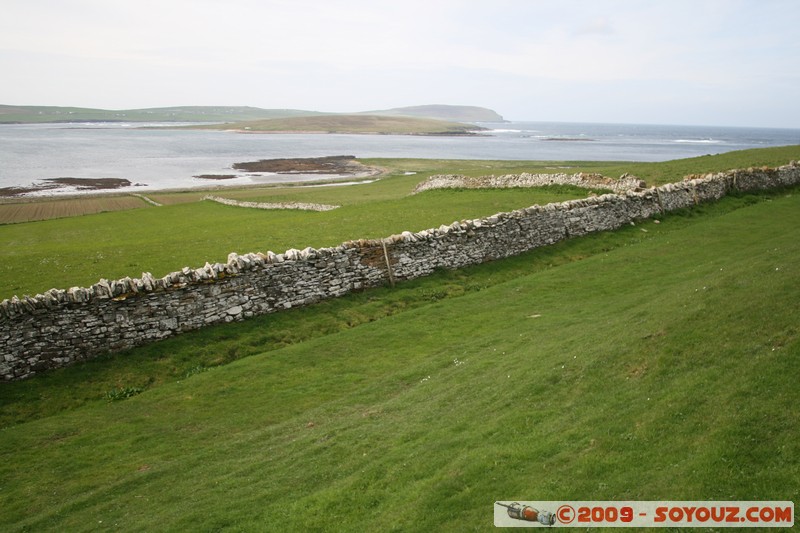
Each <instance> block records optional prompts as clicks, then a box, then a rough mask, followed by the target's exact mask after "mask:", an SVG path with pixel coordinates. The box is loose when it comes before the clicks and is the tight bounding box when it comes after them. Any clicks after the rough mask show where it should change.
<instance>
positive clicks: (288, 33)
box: [0, 0, 800, 128]
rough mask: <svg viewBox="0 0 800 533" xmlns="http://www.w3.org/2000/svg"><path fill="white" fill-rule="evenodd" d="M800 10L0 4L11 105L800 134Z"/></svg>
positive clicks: (719, 2) (372, 0)
mask: <svg viewBox="0 0 800 533" xmlns="http://www.w3.org/2000/svg"><path fill="white" fill-rule="evenodd" d="M798 21H800V1H797V0H690V1H686V0H660V1H657V0H548V1H545V0H486V1H469V0H460V1H458V0H390V1H380V0H341V1H339V0H337V1H333V0H327V1H326V0H319V1H312V0H285V1H284V0H219V1H214V0H153V1H150V0H128V1H116V0H0V76H2V83H0V103H2V104H31V105H61V106H80V107H100V108H106V109H126V108H143V107H163V106H173V105H249V106H256V107H265V108H295V109H310V110H318V111H333V112H347V111H364V110H370V109H386V108H390V107H398V106H406V105H419V104H429V103H441V104H463V105H478V106H484V107H489V108H492V109H494V110H496V111H497V112H499V113H500V114H501V115H503V116H504V117H505V118H506V119H509V120H542V121H566V122H621V123H651V124H699V125H730V126H775V127H793V128H800V98H798V94H800V31H798Z"/></svg>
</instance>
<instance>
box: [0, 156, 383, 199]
mask: <svg viewBox="0 0 800 533" xmlns="http://www.w3.org/2000/svg"><path fill="white" fill-rule="evenodd" d="M233 169H234V170H237V171H238V172H240V173H241V174H239V175H236V174H219V175H217V174H201V175H197V176H193V177H194V178H196V179H202V180H208V181H211V182H213V181H225V180H231V179H235V178H240V177H244V176H246V175H247V173H262V172H264V173H274V174H284V175H290V174H319V175H320V176H323V177H324V176H331V177H358V178H364V177H370V176H377V175H379V174H381V173H382V172H383V170H382V169H380V168H377V167H370V166H367V165H364V164H362V163H360V162H359V161H357V160H356V158H355V156H352V155H337V156H325V157H300V158H281V159H262V160H259V161H248V162H242V163H234V164H233ZM142 185H143V184H141V183H132V182H131V181H130V180H127V179H124V178H75V177H62V178H45V179H42V180H40V182H39V183H35V184H32V185H28V186H12V187H0V199H10V200H14V199H26V200H30V199H32V197H31V196H29V195H30V194H31V193H47V192H56V191H58V189H63V188H64V187H74V188H75V190H76V192H112V191H116V190H118V189H122V188H124V187H131V186H133V187H137V186H142ZM262 185H263V184H262Z"/></svg>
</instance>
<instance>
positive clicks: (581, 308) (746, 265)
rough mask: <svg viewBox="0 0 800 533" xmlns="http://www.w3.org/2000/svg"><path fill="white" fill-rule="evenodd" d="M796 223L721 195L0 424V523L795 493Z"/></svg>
mask: <svg viewBox="0 0 800 533" xmlns="http://www.w3.org/2000/svg"><path fill="white" fill-rule="evenodd" d="M751 201H753V202H754V203H753V204H752V205H747V204H749V203H751ZM732 206H733V207H740V208H739V209H735V210H732ZM698 212H705V213H706V215H705V216H697V213H698ZM798 227H800V195H798V194H797V190H795V191H794V193H793V194H792V195H787V194H786V193H784V194H779V195H774V198H773V199H771V200H769V201H758V200H757V199H755V198H742V199H739V198H728V199H726V200H724V201H723V202H722V203H721V204H719V205H718V206H706V207H703V208H700V209H699V210H695V211H691V212H688V213H685V214H683V215H673V216H670V217H668V218H667V219H665V220H664V221H663V223H661V224H654V223H652V222H648V223H646V224H645V225H644V226H639V227H629V228H626V229H624V230H622V231H620V232H617V233H614V234H603V235H594V236H590V237H588V238H583V239H579V240H575V241H570V242H568V243H564V244H562V245H559V246H558V247H556V248H557V249H559V250H560V251H561V253H562V254H563V255H565V256H567V257H570V256H571V257H573V258H574V257H575V256H576V255H577V256H583V255H585V257H584V258H583V259H582V260H580V261H571V262H566V263H563V264H560V266H554V267H552V268H545V267H546V263H548V262H552V263H553V264H558V263H560V262H563V261H559V260H558V254H556V255H555V256H553V255H550V253H551V251H552V249H548V250H539V251H535V252H532V253H529V254H526V255H525V256H521V257H519V258H514V259H511V260H508V261H502V262H496V263H491V264H487V265H481V266H479V267H475V268H472V269H468V270H466V271H465V272H463V273H462V274H461V276H459V277H456V278H450V277H448V276H447V275H444V278H442V279H439V280H435V281H436V283H433V284H431V285H425V284H426V282H427V281H428V280H418V281H416V282H412V283H409V284H404V285H402V286H400V287H399V288H398V289H395V290H393V291H392V290H389V289H384V290H383V291H384V292H383V294H386V293H391V294H392V295H395V297H400V296H402V295H403V294H404V292H405V291H410V292H415V291H417V290H420V287H422V290H429V291H432V292H431V294H430V298H431V299H432V301H431V302H430V303H428V304H427V305H421V306H420V305H418V306H415V307H414V308H413V309H410V310H407V311H405V312H399V313H396V314H394V315H392V316H389V317H386V318H383V319H380V320H375V321H372V322H369V323H365V324H363V325H361V326H358V327H354V328H351V329H347V330H344V331H341V332H336V333H333V332H331V333H329V334H326V335H322V336H316V337H315V338H312V339H310V340H308V341H306V342H301V343H298V344H294V345H291V346H288V347H286V348H283V349H279V350H273V351H269V352H266V353H264V354H263V355H254V356H252V357H248V358H246V359H242V360H240V361H238V362H235V363H232V364H230V365H227V366H223V367H218V368H214V369H211V370H209V371H207V372H203V373H200V374H197V375H193V376H191V377H190V378H189V379H181V380H180V381H178V382H172V383H166V384H164V385H163V386H161V387H158V388H155V389H152V390H149V391H146V392H145V393H144V394H142V395H140V396H137V397H135V398H132V399H130V400H126V401H124V402H116V403H111V404H106V403H98V402H94V403H89V404H88V405H86V406H85V407H83V408H80V409H77V410H74V411H72V412H65V413H62V414H59V415H55V416H51V417H49V418H45V419H41V420H37V421H32V422H28V423H23V424H20V425H18V426H15V427H7V428H5V429H3V430H1V431H2V432H0V454H2V457H3V458H4V460H3V461H2V462H0V480H1V481H0V504H1V505H2V508H3V509H4V512H3V513H2V515H0V527H2V528H4V529H6V530H10V531H15V530H21V529H27V530H36V531H45V530H69V531H83V530H90V529H96V528H97V527H107V526H113V527H114V528H115V529H120V530H123V531H141V530H154V529H158V530H161V531H185V530H231V531H237V530H274V531H300V530H318V531H324V530H331V531H367V530H382V531H391V530H410V531H433V530H438V531H464V530H470V529H475V530H487V531H488V530H491V529H493V528H492V525H491V520H492V502H493V501H495V500H497V499H539V500H548V499H581V500H589V499H598V500H622V499H641V500H647V499H671V500H681V499H687V500H689V499H721V500H726V499H730V500H737V499H744V500H750V499H753V500H757V499H769V500H796V497H797V495H798V493H800V481H798V480H800V462H799V461H798V457H800V444H798V441H797V439H796V435H797V431H798V422H800V421H799V420H798V414H797V411H796V409H793V406H795V405H797V402H798V400H800V391H799V390H798V389H797V387H796V383H795V381H796V380H795V376H796V375H797V373H798V371H799V370H800V342H799V341H798V333H800V328H799V327H798V324H799V323H800V313H798V310H797V306H796V302H797V301H798V299H799V298H800V289H799V288H798V287H800V285H799V284H798V280H799V279H800V263H798V260H797V258H798V257H800V238H798V237H799V236H800V235H798V231H797V228H798ZM643 229H646V230H647V232H643V231H641V230H643ZM587 250H591V252H590V253H587ZM542 255H544V256H545V257H546V258H547V259H546V260H545V264H542V263H541V261H540V259H541V256H542ZM526 267H528V268H529V270H528V268H526ZM507 269H510V270H511V271H513V274H509V271H508V270H507ZM526 270H527V271H526ZM498 279H500V280H502V282H499V283H498V282H497V280H498ZM493 280H494V281H493ZM445 282H446V283H445ZM448 285H462V286H463V287H471V289H470V290H465V291H464V292H463V296H461V297H455V298H449V299H445V300H438V301H437V299H438V298H439V297H440V293H438V292H436V291H437V290H446V288H447V286H448ZM425 287H427V289H426V288H425ZM453 292H454V293H455V292H457V291H455V290H453ZM369 294H370V293H369V292H367V293H363V294H362V295H354V296H353V297H352V298H355V299H358V298H365V297H366V295H369ZM377 298H378V300H381V299H382V296H381V293H378V294H377ZM343 301H346V300H343ZM360 301H361V302H362V304H366V301H365V300H360ZM376 305H377V304H376ZM345 310H346V307H345ZM298 311H299V312H309V313H313V312H314V311H313V309H312V310H298ZM337 314H338V313H337ZM317 320H324V313H323V314H322V315H320V316H317ZM234 327H235V328H242V327H245V326H244V325H235V326H234ZM217 331H222V330H220V329H218V330H217ZM198 333H200V332H198ZM227 335H228V336H232V338H229V341H230V342H231V343H232V344H233V345H235V344H236V342H237V341H236V338H235V333H229V334H227ZM222 336H225V334H224V333H223V334H222ZM252 342H254V343H256V341H252ZM195 345H197V342H195ZM256 347H257V346H256ZM268 348H269V346H266V345H265V346H264V349H268ZM167 351H168V349H167ZM150 353H151V355H152V356H155V355H156V354H158V350H157V349H156V350H154V351H151V352H150ZM162 355H163V356H166V355H167V353H166V352H165V353H162ZM86 366H91V365H86ZM72 371H74V370H73V369H67V370H65V371H63V372H66V373H68V372H72Z"/></svg>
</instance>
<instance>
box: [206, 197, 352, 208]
mask: <svg viewBox="0 0 800 533" xmlns="http://www.w3.org/2000/svg"><path fill="white" fill-rule="evenodd" d="M203 200H209V201H211V202H217V203H218V204H224V205H232V206H234V207H248V208H250V209H299V210H301V211H333V210H334V209H339V207H341V206H338V205H328V204H309V203H306V202H245V201H241V200H232V199H230V198H222V197H220V196H204V197H203Z"/></svg>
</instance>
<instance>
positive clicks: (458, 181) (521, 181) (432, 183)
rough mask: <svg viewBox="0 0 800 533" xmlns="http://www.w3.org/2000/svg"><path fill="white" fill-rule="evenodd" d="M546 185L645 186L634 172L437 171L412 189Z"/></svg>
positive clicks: (614, 188)
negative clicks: (497, 173) (613, 174)
mask: <svg viewBox="0 0 800 533" xmlns="http://www.w3.org/2000/svg"><path fill="white" fill-rule="evenodd" d="M545 185H574V186H576V187H583V188H584V189H608V190H610V191H611V192H615V193H623V192H625V191H629V190H631V189H641V188H644V187H646V186H647V185H646V184H645V182H644V181H642V180H640V179H639V178H637V177H636V176H630V175H628V174H623V175H622V176H620V177H619V179H612V178H608V177H606V176H602V175H600V174H586V173H583V172H579V173H577V174H564V173H559V174H529V173H527V172H523V173H522V174H504V175H502V176H494V175H492V176H477V177H473V176H462V175H460V174H437V175H435V176H431V177H430V178H428V179H427V180H425V181H423V182H422V183H420V184H419V185H417V187H416V188H415V189H414V192H415V193H418V192H422V191H428V190H431V189H503V188H519V187H542V186H545Z"/></svg>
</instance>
